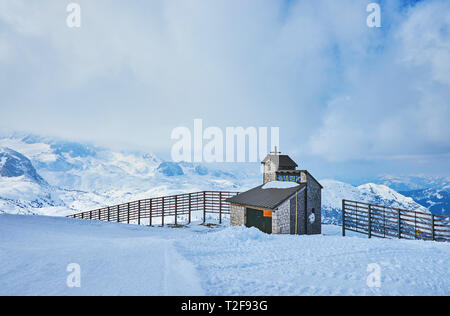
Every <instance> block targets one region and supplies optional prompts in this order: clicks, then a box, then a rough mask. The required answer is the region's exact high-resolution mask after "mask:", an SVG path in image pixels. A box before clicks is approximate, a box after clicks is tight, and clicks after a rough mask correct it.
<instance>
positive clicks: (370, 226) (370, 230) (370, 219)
mask: <svg viewBox="0 0 450 316" xmlns="http://www.w3.org/2000/svg"><path fill="white" fill-rule="evenodd" d="M369 238H372V206H371V205H370V204H369Z"/></svg>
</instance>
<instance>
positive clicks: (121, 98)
mask: <svg viewBox="0 0 450 316" xmlns="http://www.w3.org/2000/svg"><path fill="white" fill-rule="evenodd" d="M70 2H71V1H69V0H68V1H62V0H23V1H22V0H0V128H1V130H2V131H25V132H33V133H37V134H42V135H50V136H59V137H63V138H66V139H71V140H80V141H89V142H93V143H96V144H100V145H107V146H111V147H115V148H119V149H142V150H146V151H153V152H156V153H159V154H160V155H162V156H165V157H166V158H170V148H171V146H172V145H173V143H174V141H173V140H171V138H170V136H171V131H172V130H173V129H174V128H175V127H177V126H186V127H190V128H192V126H193V120H194V119H195V118H201V119H203V121H204V124H205V126H218V127H221V128H225V127H227V126H243V127H248V126H268V127H270V126H278V127H280V141H281V150H282V151H283V152H286V153H290V154H291V155H292V156H293V158H295V160H297V161H298V162H299V163H300V165H301V167H304V168H308V169H310V170H311V171H312V172H314V174H316V175H318V176H319V177H334V178H341V179H344V180H352V181H357V180H358V179H363V178H370V177H373V176H376V175H379V174H383V173H394V174H419V173H423V174H436V175H449V174H450V159H449V158H450V1H448V0H422V1H413V0H408V1H406V0H388V1H378V2H379V3H380V5H381V9H382V12H381V14H382V15H381V18H382V27H381V28H369V27H368V26H367V24H366V19H367V16H368V15H369V13H368V12H366V7H367V5H368V4H369V3H371V2H373V1H368V0H339V1H336V0H328V1H325V0H315V1H310V0H189V1H187V0H150V1H149V0H132V1H119V0H95V1H94V0H78V1H74V2H77V3H79V4H80V6H81V10H82V11H81V17H82V25H81V28H69V27H67V25H66V18H67V15H68V13H67V12H66V6H67V5H68V4H69V3H70Z"/></svg>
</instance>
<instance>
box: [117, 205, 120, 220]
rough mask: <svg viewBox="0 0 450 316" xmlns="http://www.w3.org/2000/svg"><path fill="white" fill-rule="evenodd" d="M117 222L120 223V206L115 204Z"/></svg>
mask: <svg viewBox="0 0 450 316" xmlns="http://www.w3.org/2000/svg"><path fill="white" fill-rule="evenodd" d="M117 222H118V223H120V206H119V205H117Z"/></svg>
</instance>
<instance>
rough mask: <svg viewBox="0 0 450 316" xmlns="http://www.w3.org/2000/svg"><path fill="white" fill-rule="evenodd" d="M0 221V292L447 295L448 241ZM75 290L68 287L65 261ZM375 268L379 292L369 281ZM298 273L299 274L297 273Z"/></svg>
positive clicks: (329, 230) (328, 232) (332, 230)
mask: <svg viewBox="0 0 450 316" xmlns="http://www.w3.org/2000/svg"><path fill="white" fill-rule="evenodd" d="M339 233H340V229H339V227H335V226H332V225H325V226H324V235H323V236H318V235H317V236H290V235H283V236H275V235H266V234H263V233H262V232H260V231H258V230H256V229H246V228H242V227H233V228H219V229H217V228H216V229H209V228H207V227H205V226H199V225H196V224H193V225H191V226H190V227H189V228H183V229H171V228H157V227H152V228H149V227H143V226H142V227H138V226H133V225H125V224H114V223H100V222H95V221H81V220H73V219H67V218H52V217H39V216H17V215H0V261H1V262H2V264H1V265H0V295H99V294H100V295H184V296H187V295H202V294H206V295H249V296H254V295H314V296H316V295H432V296H433V295H449V294H450V279H449V278H448V275H449V273H450V267H449V265H448V262H449V261H450V244H449V243H437V242H423V241H406V240H384V239H371V240H369V239H367V238H366V237H356V236H355V237H345V238H344V237H340V236H339ZM71 263H76V264H79V266H80V268H81V288H68V287H67V286H66V279H67V277H68V275H69V272H66V268H67V266H68V265H69V264H71ZM370 264H376V265H378V266H379V268H380V272H381V275H380V277H381V284H380V285H381V286H380V287H379V288H371V287H369V286H368V285H367V282H366V280H367V278H368V277H369V273H370V272H368V270H367V269H368V267H369V265H370ZM299 267H301V268H299Z"/></svg>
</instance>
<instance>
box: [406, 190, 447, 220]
mask: <svg viewBox="0 0 450 316" xmlns="http://www.w3.org/2000/svg"><path fill="white" fill-rule="evenodd" d="M401 194H403V195H405V196H409V197H411V198H412V199H414V201H416V202H417V203H419V204H420V205H423V206H424V207H426V208H427V209H428V210H430V212H432V213H433V214H436V215H450V185H448V186H445V187H444V188H442V189H422V190H413V191H405V192H401Z"/></svg>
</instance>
